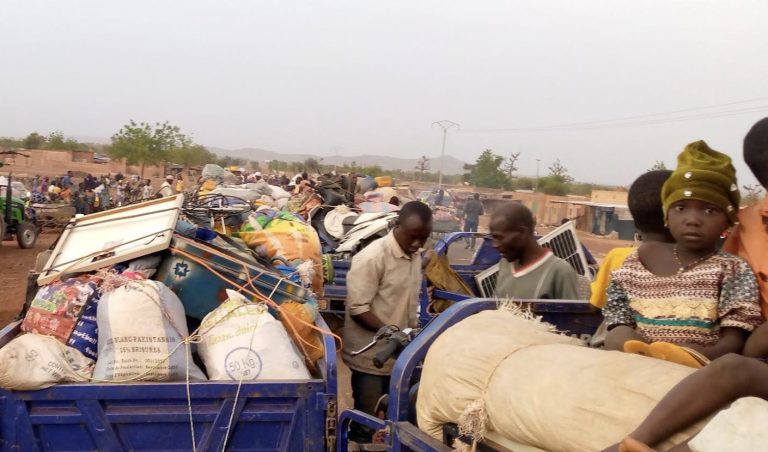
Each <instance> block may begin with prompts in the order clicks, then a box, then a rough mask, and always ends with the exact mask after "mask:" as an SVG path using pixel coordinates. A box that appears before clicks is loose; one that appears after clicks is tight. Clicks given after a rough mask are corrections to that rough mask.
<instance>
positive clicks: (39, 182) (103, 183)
mask: <svg viewBox="0 0 768 452" xmlns="http://www.w3.org/2000/svg"><path fill="white" fill-rule="evenodd" d="M27 185H29V186H30V187H31V190H30V191H31V201H32V202H33V203H38V204H47V203H58V204H64V205H71V206H73V207H74V208H75V212H76V213H78V214H84V215H85V214H90V213H94V212H100V211H103V210H108V209H111V208H113V207H120V206H122V205H125V204H129V203H133V202H138V201H143V200H144V201H146V200H149V199H152V198H154V197H157V196H160V195H162V196H170V195H172V194H175V193H180V192H181V191H182V190H183V180H182V177H181V175H176V176H167V177H166V180H165V182H164V183H163V184H162V185H161V187H160V189H158V190H155V189H154V188H153V187H152V181H151V180H150V179H141V178H139V177H138V176H136V175H133V176H128V177H126V176H124V175H123V174H122V173H117V174H115V175H112V174H105V175H101V176H94V175H92V174H87V175H86V176H85V177H82V178H76V177H75V176H74V175H73V173H72V171H67V173H66V174H64V175H63V176H59V177H48V176H42V177H41V176H35V177H33V178H31V179H29V180H28V181H27ZM165 186H169V187H170V186H172V187H173V188H172V189H171V190H170V191H168V190H164V187H165Z"/></svg>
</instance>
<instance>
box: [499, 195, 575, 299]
mask: <svg viewBox="0 0 768 452" xmlns="http://www.w3.org/2000/svg"><path fill="white" fill-rule="evenodd" d="M490 229H491V237H492V239H493V247H494V248H496V249H497V250H498V251H499V253H501V255H502V259H501V261H500V262H499V277H498V280H497V282H496V291H495V293H494V296H495V297H497V298H511V299H517V300H527V299H555V300H576V299H578V298H579V294H578V289H577V287H578V275H577V274H576V272H575V271H574V270H573V268H572V267H571V266H570V265H569V264H568V262H566V261H564V260H562V259H560V258H559V257H557V256H555V255H554V254H552V252H551V251H550V250H549V249H547V248H544V247H542V246H541V245H539V244H538V242H537V241H536V237H535V236H534V233H533V231H534V220H533V214H532V213H531V211H530V210H528V208H527V207H525V206H524V205H522V204H520V203H516V202H510V203H506V204H503V205H502V206H500V207H499V208H497V209H496V211H495V212H494V213H493V216H492V217H491V224H490Z"/></svg>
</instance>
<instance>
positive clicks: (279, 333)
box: [198, 290, 310, 381]
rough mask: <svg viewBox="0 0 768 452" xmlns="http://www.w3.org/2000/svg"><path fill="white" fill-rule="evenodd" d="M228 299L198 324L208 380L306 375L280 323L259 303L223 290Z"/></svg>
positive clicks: (299, 358)
mask: <svg viewBox="0 0 768 452" xmlns="http://www.w3.org/2000/svg"><path fill="white" fill-rule="evenodd" d="M227 296H228V299H227V301H225V302H224V303H222V304H221V306H219V307H218V308H216V309H215V310H214V311H212V312H211V313H210V314H208V315H207V316H206V317H205V319H203V323H202V324H201V326H200V335H201V341H200V344H199V346H198V351H199V353H200V357H201V358H202V359H203V362H204V363H205V368H206V370H207V372H208V377H209V378H210V379H211V380H235V381H238V380H241V379H242V380H246V381H247V380H300V379H308V378H310V375H309V372H308V371H307V368H306V366H305V365H304V360H303V359H302V357H301V354H300V353H299V352H298V350H297V349H296V346H295V345H294V344H293V341H292V340H291V338H290V337H289V336H288V333H287V332H286V331H285V328H284V327H283V325H282V324H281V323H280V322H278V321H277V320H275V318H274V317H272V315H271V314H270V313H269V311H268V310H267V307H266V306H264V305H263V304H253V303H249V302H248V300H246V299H245V297H243V296H242V295H241V294H239V293H237V292H235V291H233V290H227Z"/></svg>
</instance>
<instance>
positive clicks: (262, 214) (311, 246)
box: [233, 207, 323, 293]
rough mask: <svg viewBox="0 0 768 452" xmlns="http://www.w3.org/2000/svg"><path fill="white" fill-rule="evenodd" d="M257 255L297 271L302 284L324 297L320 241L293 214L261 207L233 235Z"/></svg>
mask: <svg viewBox="0 0 768 452" xmlns="http://www.w3.org/2000/svg"><path fill="white" fill-rule="evenodd" d="M233 235H234V236H236V237H238V238H240V239H242V240H243V241H244V242H245V243H246V244H248V246H249V247H250V248H252V249H254V250H255V251H256V253H257V254H259V255H262V256H266V257H267V258H268V259H269V260H270V261H273V262H274V261H279V262H281V263H282V264H283V265H286V266H289V267H292V268H294V269H295V270H296V271H297V272H298V273H299V274H300V276H301V280H302V281H303V282H304V283H305V284H307V285H308V286H311V287H312V289H313V290H314V291H315V292H316V293H321V292H322V288H323V276H322V273H321V272H320V271H319V269H320V268H321V266H322V260H321V250H320V239H319V237H318V235H317V232H316V231H315V229H314V228H312V226H310V225H309V224H308V223H307V222H306V221H304V219H303V218H302V217H301V216H299V215H297V214H294V213H291V212H285V211H280V210H276V209H272V208H268V207H262V208H260V209H258V210H257V211H255V212H252V213H251V214H250V216H249V217H248V221H247V223H245V224H243V226H242V227H241V228H240V230H239V231H238V232H237V233H235V234H233Z"/></svg>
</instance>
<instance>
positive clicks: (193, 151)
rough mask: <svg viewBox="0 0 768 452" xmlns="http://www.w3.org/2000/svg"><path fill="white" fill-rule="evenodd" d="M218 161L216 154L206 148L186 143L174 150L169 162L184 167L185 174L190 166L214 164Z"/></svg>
mask: <svg viewBox="0 0 768 452" xmlns="http://www.w3.org/2000/svg"><path fill="white" fill-rule="evenodd" d="M216 159H217V157H216V154H214V153H213V152H211V151H209V150H208V149H206V148H205V146H203V145H200V144H193V143H184V144H183V145H182V146H180V147H178V148H175V149H173V150H172V151H171V152H170V155H169V160H170V161H172V162H173V163H176V164H179V165H182V166H184V171H185V172H186V171H187V169H189V167H190V166H199V165H205V164H206V163H213V162H215V161H216Z"/></svg>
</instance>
